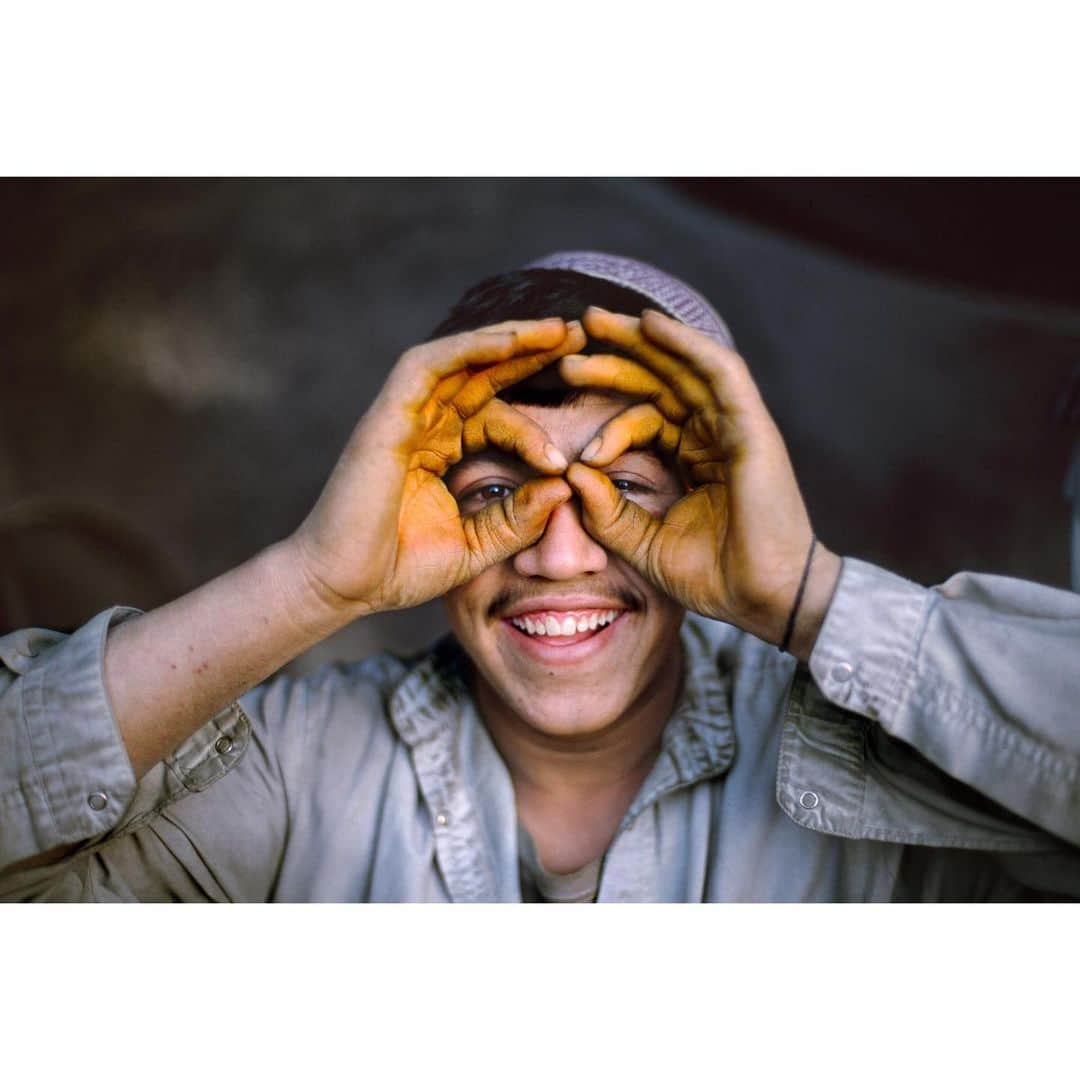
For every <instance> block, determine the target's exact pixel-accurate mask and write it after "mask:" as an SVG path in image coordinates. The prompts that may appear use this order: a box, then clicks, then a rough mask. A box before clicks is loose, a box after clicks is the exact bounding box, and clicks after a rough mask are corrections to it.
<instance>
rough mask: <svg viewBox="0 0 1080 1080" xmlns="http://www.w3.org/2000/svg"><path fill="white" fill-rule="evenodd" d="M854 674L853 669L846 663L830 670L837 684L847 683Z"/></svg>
mask: <svg viewBox="0 0 1080 1080" xmlns="http://www.w3.org/2000/svg"><path fill="white" fill-rule="evenodd" d="M854 674H855V669H854V668H853V667H852V666H851V665H850V664H848V663H843V664H837V665H836V666H835V667H834V668H833V669H832V677H833V678H834V679H835V680H836V681H837V682H848V681H850V679H851V676H852V675H854Z"/></svg>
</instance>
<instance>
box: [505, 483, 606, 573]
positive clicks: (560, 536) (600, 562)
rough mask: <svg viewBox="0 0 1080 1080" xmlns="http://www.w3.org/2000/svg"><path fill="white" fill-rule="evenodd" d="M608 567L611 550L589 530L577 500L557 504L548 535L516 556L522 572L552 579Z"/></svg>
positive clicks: (516, 565)
mask: <svg viewBox="0 0 1080 1080" xmlns="http://www.w3.org/2000/svg"><path fill="white" fill-rule="evenodd" d="M606 566H607V552H606V551H605V550H604V549H603V548H602V547H601V546H600V545H599V544H598V543H597V542H596V541H595V540H594V539H593V538H592V537H591V536H590V535H589V534H588V533H587V532H586V531H585V526H584V525H583V524H582V522H581V511H580V510H579V508H578V504H577V500H576V499H573V500H571V501H570V502H566V503H563V504H562V505H561V506H558V507H556V508H555V510H554V512H553V513H552V515H551V517H549V518H548V523H547V527H546V528H545V529H544V535H543V536H541V537H540V539H539V540H537V542H536V543H535V544H533V546H532V547H530V548H526V549H525V550H524V551H519V552H518V553H517V555H515V556H514V569H515V570H516V571H517V572H518V573H519V574H523V575H525V576H526V577H545V578H550V579H551V580H552V581H568V580H570V579H571V578H576V577H578V576H579V575H581V574H594V573H597V572H598V571H600V570H603V569H604V568H605V567H606Z"/></svg>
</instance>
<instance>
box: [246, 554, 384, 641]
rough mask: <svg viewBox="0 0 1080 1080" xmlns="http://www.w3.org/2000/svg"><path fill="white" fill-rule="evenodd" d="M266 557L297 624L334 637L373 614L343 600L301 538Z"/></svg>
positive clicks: (368, 607)
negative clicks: (343, 629)
mask: <svg viewBox="0 0 1080 1080" xmlns="http://www.w3.org/2000/svg"><path fill="white" fill-rule="evenodd" d="M264 556H265V557H266V559H267V560H268V564H269V566H270V567H271V573H272V574H273V575H274V577H275V579H276V581H277V584H278V588H279V591H280V592H281V594H282V595H283V596H284V597H285V600H286V603H287V606H288V610H289V611H290V613H292V614H293V616H294V618H295V620H296V621H297V622H298V623H300V624H302V625H304V626H306V627H311V628H313V629H315V630H316V632H321V631H323V629H324V628H325V633H326V634H330V633H333V632H334V631H335V630H338V629H340V628H341V627H342V626H345V625H347V624H348V623H350V622H353V621H354V620H356V619H359V618H362V617H363V616H364V615H370V614H371V613H372V611H373V610H374V609H373V608H372V606H371V605H370V604H366V603H364V602H362V601H359V600H356V599H353V598H350V597H347V596H344V595H342V594H341V593H340V592H337V591H336V590H335V589H334V588H333V587H332V586H330V585H329V584H328V583H327V581H326V578H325V577H324V576H323V575H322V574H320V573H319V568H318V565H317V561H316V560H314V559H313V558H312V556H311V553H310V551H309V550H308V548H307V546H306V545H305V543H304V540H303V537H302V536H301V535H300V534H297V533H294V534H293V535H292V536H290V537H288V538H287V539H285V540H282V541H280V542H278V543H277V544H274V545H272V546H271V547H269V548H268V549H267V550H266V551H265V552H264Z"/></svg>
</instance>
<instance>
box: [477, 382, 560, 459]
mask: <svg viewBox="0 0 1080 1080" xmlns="http://www.w3.org/2000/svg"><path fill="white" fill-rule="evenodd" d="M461 443H462V449H463V450H464V451H465V453H466V454H476V453H479V452H480V451H481V450H483V449H484V448H485V447H488V446H493V447H495V448H497V449H499V450H503V451H505V452H506V453H508V454H516V455H517V456H518V457H519V458H521V460H522V461H524V462H525V463H526V464H528V465H531V466H532V467H533V468H534V469H536V470H537V472H545V473H557V472H562V471H563V470H564V469H565V468H566V464H567V463H566V458H565V457H564V456H563V455H562V453H560V451H559V449H558V447H556V446H554V445H553V444H552V442H551V440H550V438H549V437H548V433H547V432H546V431H545V430H544V429H543V428H542V427H541V426H540V425H539V424H538V423H536V421H535V420H532V419H530V418H529V417H528V416H526V415H525V414H524V413H523V412H520V411H519V410H518V409H515V408H514V407H513V405H508V404H507V403H506V402H505V401H500V400H499V399H498V398H494V399H492V400H491V401H489V402H488V403H487V404H486V405H485V406H484V407H483V408H482V409H481V410H480V411H479V412H478V413H477V414H476V415H475V416H470V417H469V419H468V420H466V421H465V427H464V429H463V431H462V437H461Z"/></svg>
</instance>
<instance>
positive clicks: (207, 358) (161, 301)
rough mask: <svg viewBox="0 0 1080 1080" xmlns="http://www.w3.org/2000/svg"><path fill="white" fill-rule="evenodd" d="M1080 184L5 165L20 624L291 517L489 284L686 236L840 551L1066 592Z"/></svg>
mask: <svg viewBox="0 0 1080 1080" xmlns="http://www.w3.org/2000/svg"><path fill="white" fill-rule="evenodd" d="M1078 196H1080V183H1077V182H1075V181H1008V180H1005V181H994V180H984V181H965V180H905V181H867V180H851V181H826V180H743V181H738V180H736V181H732V180H715V181H714V180H700V179H693V180H680V179H672V180H499V179H495V180H359V181H286V180H274V181H250V180H226V181H203V180H190V181H141V180H140V181H135V180H129V181H101V180H85V181H6V182H0V215H2V220H3V238H4V242H3V244H2V246H0V348H2V358H3V360H2V369H0V370H2V382H0V633H3V632H5V631H6V630H9V629H12V628H14V627H16V626H25V625H39V626H53V627H58V628H70V627H73V626H76V625H78V624H79V623H81V622H82V621H84V620H85V619H86V618H88V617H89V616H90V615H92V614H93V613H94V612H96V611H98V610H100V609H101V608H103V607H106V606H108V605H110V604H113V603H128V604H132V605H135V606H139V607H152V606H154V605H157V604H159V603H162V602H163V601H165V600H168V599H169V598H170V597H172V596H174V595H176V594H178V593H179V592H181V591H183V590H186V589H188V588H191V587H192V586H193V585H196V584H198V583H199V582H202V581H204V580H206V579H207V578H209V577H211V576H213V575H215V574H218V573H220V572H221V571H223V570H225V569H227V568H229V567H230V566H233V565H235V564H236V563H238V562H240V561H242V560H244V559H245V558H247V557H249V556H250V555H252V554H254V553H255V552H256V551H257V550H259V549H260V548H261V547H263V546H265V545H266V544H269V543H271V542H273V541H274V540H277V539H279V538H281V537H283V536H285V535H287V534H288V533H289V532H290V531H291V530H292V529H293V528H295V527H296V525H297V524H298V523H299V522H300V520H301V519H302V518H303V516H304V514H305V513H306V511H307V510H308V508H309V507H310V505H311V503H312V502H313V500H314V499H315V497H316V495H317V494H318V491H319V489H320V487H321V485H322V482H323V480H324V478H325V476H326V475H327V473H328V471H329V470H330V468H331V467H332V465H333V463H334V461H335V459H336V457H337V455H338V453H339V451H340V449H341V447H342V445H343V443H344V441H345V439H346V437H347V436H348V433H349V431H350V430H351V428H352V426H353V424H354V423H355V421H356V419H357V418H358V417H359V415H360V414H361V413H362V412H363V410H364V409H365V407H366V406H367V404H368V403H369V402H370V400H371V398H372V397H373V396H374V394H375V392H376V390H377V388H378V387H379V385H380V383H381V381H382V379H383V378H384V376H385V374H386V372H387V371H388V369H389V367H390V365H391V364H392V362H393V360H394V359H395V357H396V356H397V355H398V354H399V353H400V352H401V351H402V350H403V349H404V348H406V347H407V346H408V345H410V344H412V343H414V342H415V341H416V340H418V339H419V338H420V337H422V336H423V335H425V334H426V333H427V332H428V331H429V330H430V329H431V328H432V327H433V326H434V325H435V324H436V323H437V322H438V320H439V319H440V318H441V316H442V315H443V314H444V313H445V311H446V309H447V308H448V307H449V305H450V304H451V303H452V302H453V301H454V300H455V299H457V297H458V296H459V294H460V293H461V292H462V291H463V290H464V288H465V287H467V286H468V285H469V284H471V283H473V282H474V281H476V280H477V279H479V278H480V277H483V276H486V275H487V274H490V273H494V272H496V271H499V270H504V269H511V268H513V267H515V266H518V265H520V264H521V263H523V262H525V261H526V260H528V259H530V258H533V257H535V256H537V255H540V254H542V253H544V252H546V251H551V250H555V249H558V248H567V247H578V248H600V249H606V250H610V251H614V252H619V253H623V254H628V255H633V256H636V257H638V258H643V259H646V260H648V261H651V262H655V263H657V264H658V265H660V266H662V267H663V268H665V269H667V270H670V271H672V272H673V273H675V274H678V275H679V276H681V277H684V278H685V279H686V280H687V281H688V282H690V283H691V284H692V285H694V286H696V287H697V288H698V289H700V290H701V291H702V292H704V293H705V294H706V295H707V296H708V297H709V298H710V299H711V300H712V301H713V302H714V303H715V305H716V306H717V308H718V309H719V310H720V311H721V313H722V314H723V315H724V316H725V318H726V319H727V321H728V323H729V325H730V326H731V328H732V331H733V332H734V334H735V337H736V340H737V342H738V344H739V346H740V349H741V351H742V352H743V354H744V355H745V356H746V357H747V359H748V360H749V362H750V364H751V367H752V369H753V370H754V371H755V373H756V375H757V378H758V380H759V382H760V384H761V387H762V391H763V393H764V395H765V398H766V401H767V402H768V404H769V406H770V407H771V409H772V411H773V413H774V415H775V416H776V418H777V421H778V422H779V424H780V427H781V429H782V430H783V432H784V434H785V436H786V438H787V440H788V444H789V447H790V449H791V453H792V458H793V460H794V462H795V466H796V470H797V472H798V475H799V478H800V481H801V483H802V486H803V489H804V492H805V494H806V497H807V501H808V503H809V506H810V512H811V515H812V517H813V519H814V521H815V524H816V526H817V529H818V532H819V534H820V536H821V537H822V539H823V540H824V542H825V543H826V544H828V545H829V546H830V547H832V548H833V549H834V550H837V551H839V552H841V553H843V554H850V555H855V556H858V557H861V558H865V559H869V560H871V561H873V562H876V563H879V564H881V565H883V566H886V567H888V568H890V569H893V570H895V571H897V572H899V573H902V574H905V575H907V576H909V577H911V578H914V579H916V580H918V581H921V582H924V583H932V582H935V581H941V580H944V579H945V578H947V577H948V576H949V575H950V574H952V573H953V572H955V571H957V570H960V569H969V570H979V571H984V572H991V573H1000V574H1009V575H1015V576H1020V577H1025V578H1030V579H1033V580H1036V581H1041V582H1045V583H1047V584H1051V585H1057V586H1062V587H1068V586H1069V585H1070V581H1071V567H1070V544H1071V543H1073V542H1074V541H1073V540H1072V539H1071V528H1072V507H1071V506H1070V503H1069V500H1068V497H1067V491H1066V487H1067V476H1068V470H1069V462H1070V455H1071V454H1072V451H1073V447H1074V444H1075V442H1076V440H1077V435H1078V433H1080V274H1078V273H1077V271H1076V268H1075V265H1074V264H1075V259H1076V252H1077V250H1078V247H1080V244H1078V241H1080V199H1078ZM1076 476H1077V470H1074V471H1073V473H1072V478H1073V480H1075V479H1076ZM1071 482H1072V481H1069V483H1071ZM443 628H444V623H443V620H442V615H441V611H440V609H439V607H438V605H437V604H435V605H427V606H426V607H424V608H420V609H417V610H415V611H411V612H402V613H397V614H394V615H387V616H380V617H377V618H374V619H371V620H366V621H365V622H363V623H359V624H356V625H354V626H353V627H350V628H348V629H346V630H345V631H343V632H342V633H340V634H339V635H337V636H336V637H335V638H333V639H331V640H330V641H328V642H326V643H324V644H323V645H322V646H320V647H319V648H318V649H316V650H314V651H313V653H311V654H309V655H308V656H307V657H305V658H302V659H301V660H300V661H297V665H296V666H298V667H307V666H310V665H312V664H314V663H316V662H319V661H322V660H326V659H331V658H337V657H356V656H360V655H363V654H366V653H368V652H371V651H373V650H375V649H378V648H383V647H388V648H392V649H395V650H399V651H413V650H415V649H417V648H419V647H421V646H422V645H424V644H425V643H426V642H427V641H428V640H430V639H431V638H432V637H434V636H435V635H436V634H438V633H440V632H441V631H442V629H443ZM237 632H238V633H242V632H243V628H242V627H237Z"/></svg>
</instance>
